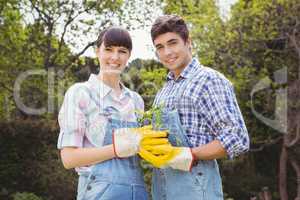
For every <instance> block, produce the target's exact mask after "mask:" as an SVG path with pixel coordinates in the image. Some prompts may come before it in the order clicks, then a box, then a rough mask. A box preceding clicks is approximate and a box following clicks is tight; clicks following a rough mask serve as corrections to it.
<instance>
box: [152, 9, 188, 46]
mask: <svg viewBox="0 0 300 200" xmlns="http://www.w3.org/2000/svg"><path fill="white" fill-rule="evenodd" d="M168 32H173V33H177V34H178V35H179V36H180V37H181V38H182V39H183V41H184V42H186V41H187V40H188V39H189V30H188V28H187V25H186V23H185V21H184V20H183V19H182V18H181V17H180V16H177V15H163V16H160V17H158V18H157V19H156V20H155V22H154V23H153V25H152V28H151V37H152V42H154V40H155V39H156V38H157V37H158V36H159V35H162V34H165V33H168Z"/></svg>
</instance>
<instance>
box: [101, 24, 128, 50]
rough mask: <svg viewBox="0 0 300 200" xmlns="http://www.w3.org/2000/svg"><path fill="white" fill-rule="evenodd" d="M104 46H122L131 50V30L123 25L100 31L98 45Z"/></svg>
mask: <svg viewBox="0 0 300 200" xmlns="http://www.w3.org/2000/svg"><path fill="white" fill-rule="evenodd" d="M102 43H104V46H106V47H109V46H122V47H125V48H127V49H128V50H129V51H131V50H132V40H131V37H130V34H129V32H128V31H127V30H126V29H124V28H121V27H115V26H112V27H109V28H106V29H104V30H103V31H101V32H100V34H99V36H98V39H97V41H96V46H97V47H98V48H99V47H100V46H101V44H102Z"/></svg>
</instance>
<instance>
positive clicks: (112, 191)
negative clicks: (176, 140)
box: [57, 27, 166, 200]
mask: <svg viewBox="0 0 300 200" xmlns="http://www.w3.org/2000/svg"><path fill="white" fill-rule="evenodd" d="M131 49H132V41H131V37H130V35H129V33H128V31H126V30H124V29H122V28H119V27H110V28H108V29H105V30H104V31H102V32H101V33H100V35H99V37H98V40H97V49H96V54H97V57H98V60H99V63H100V73H99V74H98V75H94V74H92V75H91V76H90V78H89V80H88V81H87V82H84V83H76V84H74V85H73V86H71V87H70V88H69V89H68V91H67V92H66V94H65V99H64V102H63V105H62V107H61V110H60V112H59V116H58V120H59V125H60V134H59V139H58V145H57V146H58V148H59V149H60V150H61V159H62V162H63V164H64V166H65V168H67V169H70V168H75V169H76V171H77V173H78V174H79V181H78V191H77V199H78V200H83V199H87V200H92V199H96V200H100V199H122V200H127V199H128V200H131V199H132V200H133V199H136V200H144V199H145V200H146V199H147V198H148V197H147V196H148V195H147V193H146V190H145V185H144V181H143V174H142V173H141V171H140V169H139V166H138V165H139V158H138V157H137V156H136V154H137V153H138V151H139V145H140V142H141V141H142V140H147V139H151V140H155V139H159V138H158V137H166V134H165V133H157V132H155V131H152V130H150V129H147V128H137V126H138V124H137V116H136V115H135V113H136V112H135V111H136V110H143V109H144V102H143V100H142V98H141V97H140V96H139V95H138V94H137V93H135V92H133V91H131V90H129V89H128V88H126V87H125V86H124V85H123V84H122V83H121V82H120V75H121V73H122V72H123V70H124V69H125V67H126V64H127V61H128V59H129V57H130V53H131ZM146 132H147V134H148V135H147V137H145V133H146ZM160 141H161V140H160Z"/></svg>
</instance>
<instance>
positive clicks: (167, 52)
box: [164, 47, 172, 56]
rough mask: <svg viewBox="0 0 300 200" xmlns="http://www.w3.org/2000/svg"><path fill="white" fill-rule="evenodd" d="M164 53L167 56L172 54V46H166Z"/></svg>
mask: <svg viewBox="0 0 300 200" xmlns="http://www.w3.org/2000/svg"><path fill="white" fill-rule="evenodd" d="M164 53H165V55H166V56H167V55H170V54H171V53H172V50H171V48H169V47H166V48H165V51H164Z"/></svg>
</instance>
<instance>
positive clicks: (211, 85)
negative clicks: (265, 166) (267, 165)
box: [198, 77, 249, 159]
mask: <svg viewBox="0 0 300 200" xmlns="http://www.w3.org/2000/svg"><path fill="white" fill-rule="evenodd" d="M200 96H201V98H200V99H199V101H198V102H199V106H200V107H201V108H205V109H202V111H205V112H203V113H202V114H203V116H204V117H205V118H206V122H207V126H208V128H209V130H210V132H211V134H213V135H214V138H215V139H216V140H219V141H220V142H221V144H222V146H223V147H224V148H225V149H226V151H227V154H228V156H229V158H230V159H232V158H234V157H235V156H237V155H239V154H241V153H243V152H246V151H248V150H249V136H248V131H247V128H246V126H245V122H244V119H243V116H242V114H241V112H240V109H239V106H238V104H237V100H236V97H235V94H234V89H233V87H232V84H231V83H230V82H229V81H228V80H227V79H225V78H222V77H221V78H214V79H211V80H209V81H208V82H207V83H206V84H205V85H204V86H203V89H202V94H201V95H200Z"/></svg>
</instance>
